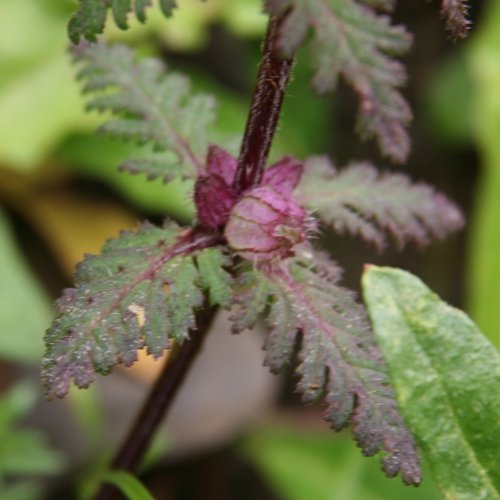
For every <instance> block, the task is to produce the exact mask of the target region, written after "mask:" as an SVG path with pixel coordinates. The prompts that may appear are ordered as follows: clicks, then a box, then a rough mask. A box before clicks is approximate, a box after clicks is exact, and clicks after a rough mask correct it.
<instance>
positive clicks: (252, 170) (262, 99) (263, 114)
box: [233, 12, 293, 193]
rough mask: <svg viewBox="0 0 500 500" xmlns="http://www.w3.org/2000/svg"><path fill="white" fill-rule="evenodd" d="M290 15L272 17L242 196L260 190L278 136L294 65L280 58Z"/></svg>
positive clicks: (239, 182) (242, 168)
mask: <svg viewBox="0 0 500 500" xmlns="http://www.w3.org/2000/svg"><path fill="white" fill-rule="evenodd" d="M287 15H288V12H286V13H285V14H283V15H281V16H279V17H276V16H271V18H270V19H269V24H268V27H267V33H266V38H265V41H264V49H263V55H262V60H261V63H260V66H259V72H258V75H257V83H256V86H255V90H254V94H253V97H252V105H251V108H250V114H249V116H248V121H247V124H246V129H245V135H244V136H243V142H242V145H241V151H240V156H239V159H238V169H237V171H236V176H235V180H234V185H233V187H234V188H235V190H236V191H237V192H238V193H242V192H243V191H245V190H247V189H249V188H251V187H253V186H256V185H257V184H258V183H259V182H260V181H261V178H262V173H263V171H264V167H265V165H266V161H267V156H268V154H269V150H270V148H271V143H272V141H273V138H274V133H275V132H276V126H277V124H278V119H279V116H280V112H281V105H282V103H283V98H284V96H285V90H286V87H287V85H288V81H289V79H290V72H291V69H292V63H293V59H283V58H282V57H281V56H280V54H279V47H278V36H279V31H280V28H281V25H282V23H283V21H284V20H285V18H286V16H287Z"/></svg>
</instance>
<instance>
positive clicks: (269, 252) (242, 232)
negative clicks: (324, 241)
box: [225, 185, 307, 261]
mask: <svg viewBox="0 0 500 500" xmlns="http://www.w3.org/2000/svg"><path fill="white" fill-rule="evenodd" d="M305 221H306V212H305V211H304V209H303V208H301V207H300V206H299V205H298V204H297V203H295V201H293V199H291V198H289V197H285V196H284V195H282V194H281V193H279V192H278V191H276V189H275V188H273V187H271V186H269V185H268V186H258V187H256V188H254V189H252V190H250V191H249V192H248V193H246V194H245V195H244V196H243V197H242V198H241V199H240V200H239V201H238V202H237V203H236V204H235V205H234V207H233V209H232V210H231V215H230V217H229V220H228V222H227V224H226V230H225V236H226V239H227V242H228V243H229V245H230V246H231V247H232V248H233V249H234V250H235V251H236V252H238V254H239V255H241V256H242V257H244V258H245V259H248V260H254V261H255V260H268V259H272V258H273V257H286V256H287V255H289V254H290V253H291V251H292V248H293V246H294V245H296V244H298V243H301V242H302V241H304V239H305V238H306V234H307V224H306V223H305Z"/></svg>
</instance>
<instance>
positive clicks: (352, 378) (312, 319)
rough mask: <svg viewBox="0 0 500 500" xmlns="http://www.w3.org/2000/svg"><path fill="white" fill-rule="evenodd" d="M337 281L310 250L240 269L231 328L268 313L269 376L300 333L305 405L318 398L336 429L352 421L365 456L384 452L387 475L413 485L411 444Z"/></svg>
mask: <svg viewBox="0 0 500 500" xmlns="http://www.w3.org/2000/svg"><path fill="white" fill-rule="evenodd" d="M339 276H340V271H339V269H338V268H337V266H336V265H334V264H333V263H332V262H330V261H329V260H328V258H327V257H326V256H324V255H322V254H318V253H314V252H313V250H312V249H311V248H310V247H308V246H306V247H304V248H303V249H301V250H300V252H299V256H296V257H292V258H289V259H285V260H283V261H278V262H274V263H272V264H268V265H265V266H262V267H261V268H260V269H257V268H254V269H251V270H247V271H245V272H243V274H242V276H241V277H240V282H239V283H238V286H237V287H236V303H237V304H239V310H238V311H237V312H236V314H235V319H234V323H233V327H234V330H235V331H240V330H242V329H244V328H246V327H250V326H252V325H253V324H254V323H255V321H256V319H257V317H258V315H259V313H261V312H262V311H264V310H266V309H268V310H269V314H268V317H267V324H268V328H269V334H268V337H267V339H266V342H265V349H266V351H267V355H266V364H267V365H268V366H269V367H270V368H271V370H272V371H273V372H279V371H281V370H282V369H283V367H284V366H285V365H286V364H287V363H288V362H289V361H290V357H291V354H292V351H293V348H294V345H295V340H296V337H297V334H298V332H300V333H301V349H300V354H299V357H300V364H299V366H298V373H299V375H300V382H299V385H298V387H299V389H300V391H301V392H302V393H303V399H304V401H306V402H313V401H315V400H317V399H319V398H321V397H323V398H324V400H325V403H326V405H327V409H326V413H325V418H326V419H327V420H328V421H329V422H330V423H331V424H332V427H333V428H334V429H335V430H340V429H342V428H344V427H345V426H346V425H348V423H349V422H351V423H352V431H353V434H354V437H355V439H356V441H357V443H358V445H359V446H360V447H361V448H362V450H363V453H364V454H365V455H367V456H371V455H375V454H376V453H378V452H379V451H381V450H383V452H384V453H383V458H382V467H383V469H384V471H385V472H386V474H387V475H389V476H391V477H392V476H395V475H396V474H398V473H401V475H402V477H403V480H404V481H405V482H406V483H409V484H418V483H419V482H420V469H419V462H418V457H417V455H416V450H415V445H414V442H413V439H412V437H411V434H410V433H409V432H408V430H407V429H406V427H405V426H404V423H403V420H402V418H401V416H400V414H399V411H398V408H397V404H396V401H395V397H394V394H393V391H392V389H391V386H390V384H389V379H388V375H387V371H386V368H385V365H384V362H383V359H382V357H381V355H380V353H379V351H378V349H377V346H376V344H375V339H374V337H373V334H372V332H371V331H370V327H369V325H368V322H367V318H366V313H365V310H364V308H363V307H362V306H361V305H360V304H358V303H356V301H355V300H354V297H353V295H352V293H351V292H349V291H347V290H344V289H342V288H340V287H339V286H338V285H337V281H338V279H339ZM242 318H244V319H243V320H242Z"/></svg>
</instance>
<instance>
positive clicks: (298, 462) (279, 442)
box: [241, 423, 442, 500]
mask: <svg viewBox="0 0 500 500" xmlns="http://www.w3.org/2000/svg"><path fill="white" fill-rule="evenodd" d="M278 424H279V423H278ZM278 424H274V425H267V426H264V427H257V428H256V429H254V430H253V431H252V432H250V433H249V435H247V436H246V437H245V439H244V441H243V443H242V444H243V446H242V448H241V452H242V453H243V454H244V456H245V457H246V458H249V459H250V460H252V462H253V463H254V464H255V465H256V466H257V467H258V469H259V471H261V472H262V474H263V475H264V477H265V478H266V481H267V482H269V484H270V485H271V486H272V489H273V491H275V492H276V494H277V495H278V498H284V499H286V500H312V499H314V500H316V499H318V500H401V499H405V500H422V499H425V500H440V499H442V496H441V495H440V494H439V492H438V491H437V489H436V487H435V486H434V485H433V483H432V479H431V477H430V476H428V475H426V472H429V471H428V470H424V481H423V482H422V484H421V485H420V486H419V487H418V488H408V487H407V486H405V485H404V484H402V483H400V482H399V481H389V480H387V478H385V477H384V476H382V475H381V474H380V466H379V463H378V460H377V459H376V458H375V457H373V458H366V457H362V456H361V455H360V454H359V452H358V450H357V449H356V447H355V446H354V443H353V442H352V441H351V440H350V439H349V436H348V435H347V434H337V435H332V434H327V433H325V432H321V431H319V430H318V429H314V430H311V429H307V428H304V426H300V427H299V426H292V425H291V424H290V423H288V424H286V423H285V424H284V425H283V424H282V425H278Z"/></svg>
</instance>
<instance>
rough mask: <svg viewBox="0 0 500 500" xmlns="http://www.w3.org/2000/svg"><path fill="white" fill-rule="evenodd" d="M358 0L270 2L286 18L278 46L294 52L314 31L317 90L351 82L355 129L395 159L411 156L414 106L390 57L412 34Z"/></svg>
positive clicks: (400, 69) (399, 69) (270, 8)
mask: <svg viewBox="0 0 500 500" xmlns="http://www.w3.org/2000/svg"><path fill="white" fill-rule="evenodd" d="M362 3H363V2H359V1H357V0H267V1H266V6H267V11H268V12H270V13H272V14H276V15H280V14H282V13H284V12H285V11H287V10H288V9H291V12H290V14H289V15H288V16H287V18H286V20H285V21H284V22H283V25H282V28H281V34H280V41H279V43H280V47H281V49H282V51H283V53H284V54H285V55H286V56H292V55H293V54H294V53H295V52H296V51H297V50H298V49H299V47H300V46H301V45H302V44H303V42H304V41H305V40H306V38H307V34H308V31H309V30H310V29H311V30H312V31H313V34H314V37H313V38H312V41H311V49H312V55H311V60H312V64H313V66H314V70H315V76H314V79H313V86H314V88H315V89H316V90H317V91H318V92H319V93H324V92H326V91H329V90H332V89H333V88H334V87H335V86H336V83H337V80H338V77H339V76H342V77H343V78H344V80H345V81H346V82H347V83H348V84H349V85H351V86H352V87H353V88H354V89H355V91H356V92H357V94H358V96H359V99H360V106H359V114H358V121H357V129H358V131H359V133H360V134H361V136H362V137H364V138H371V137H375V138H376V139H377V141H378V144H379V146H380V149H381V150H382V152H384V153H385V154H386V155H387V156H389V157H390V158H392V159H393V160H394V161H397V162H403V161H404V160H405V159H406V157H407V156H408V152H409V148H410V140H409V137H408V134H407V132H406V126H407V125H408V123H409V122H410V120H411V111H410V108H409V106H408V104H407V102H406V101H405V99H404V98H403V97H402V95H401V94H400V93H399V91H398V88H399V87H401V86H402V85H403V84H404V82H405V78H406V76H405V70H404V68H403V66H402V65H401V64H400V63H399V62H398V61H396V60H394V59H392V56H394V55H399V54H403V53H404V52H406V51H407V50H408V48H409V46H410V42H411V37H410V35H409V34H408V33H407V32H406V31H405V30H404V29H403V28H401V27H393V26H391V25H390V22H389V18H388V17H387V16H379V15H377V14H376V13H375V11H374V10H373V9H372V8H370V7H368V6H366V5H361V4H362Z"/></svg>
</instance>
